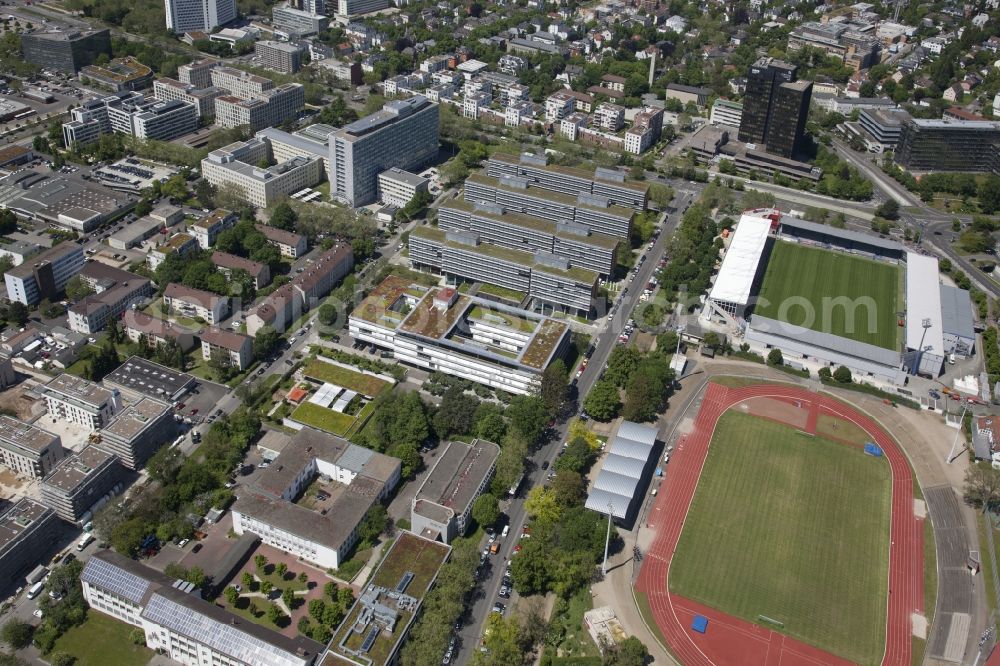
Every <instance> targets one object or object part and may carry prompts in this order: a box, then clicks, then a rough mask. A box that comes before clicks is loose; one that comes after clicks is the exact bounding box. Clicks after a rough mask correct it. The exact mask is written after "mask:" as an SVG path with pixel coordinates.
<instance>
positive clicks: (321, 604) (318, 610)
mask: <svg viewBox="0 0 1000 666" xmlns="http://www.w3.org/2000/svg"><path fill="white" fill-rule="evenodd" d="M325 612H326V602H325V601H323V600H322V599H313V600H311V601H310V602H309V615H310V617H312V618H313V619H314V620H316V621H317V622H323V614H324V613H325Z"/></svg>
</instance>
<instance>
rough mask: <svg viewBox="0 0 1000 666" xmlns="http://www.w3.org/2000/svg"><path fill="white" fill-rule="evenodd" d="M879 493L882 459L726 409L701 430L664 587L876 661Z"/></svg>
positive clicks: (885, 555)
mask: <svg viewBox="0 0 1000 666" xmlns="http://www.w3.org/2000/svg"><path fill="white" fill-rule="evenodd" d="M890 495H891V482H890V476H889V466H888V463H886V461H885V460H884V459H881V458H873V457H871V456H867V455H865V454H864V453H863V452H862V451H861V450H860V449H857V448H854V447H851V446H847V445H845V444H838V443H835V442H831V441H829V440H825V439H822V438H819V437H810V436H807V435H804V434H801V433H799V432H798V431H796V430H794V429H793V428H790V427H788V426H785V425H781V424H778V423H775V422H773V421H769V420H766V419H762V418H757V417H754V416H749V415H746V414H742V413H739V412H733V411H729V412H727V413H726V414H724V415H723V416H722V418H721V419H720V420H719V423H718V425H717V427H716V430H715V434H714V435H713V437H712V442H711V445H710V448H709V452H708V459H707V460H706V462H705V468H704V470H703V471H702V474H701V479H700V481H699V482H698V488H697V490H696V491H695V496H694V499H693V501H692V504H691V508H690V510H689V511H688V514H687V518H686V520H685V523H684V529H683V532H682V533H681V538H680V542H679V544H678V546H677V552H676V554H675V555H674V558H673V563H672V564H671V568H670V589H671V591H673V592H675V593H677V594H680V595H682V596H685V597H688V598H690V599H694V600H695V601H699V602H701V603H704V604H706V605H708V606H711V607H713V608H716V609H718V610H721V611H724V612H726V613H729V614H731V615H734V616H737V617H741V618H743V619H745V620H748V621H750V622H754V623H756V624H762V625H764V626H767V627H768V628H769V629H775V630H777V631H781V632H783V633H785V634H787V635H789V636H792V637H794V638H797V639H799V640H801V641H804V642H806V643H809V644H811V645H815V646H816V647H818V648H821V649H823V650H826V651H827V652H830V653H832V654H835V655H838V656H841V657H844V658H846V659H850V660H852V661H855V662H857V663H859V664H877V663H879V662H880V661H881V658H882V653H883V649H884V644H885V621H886V596H887V588H888V582H887V579H888V566H889V565H888V559H889V520H890ZM761 616H764V617H766V618H770V620H773V621H777V622H779V623H782V624H783V626H779V625H776V624H772V623H770V621H769V620H765V619H762V618H761Z"/></svg>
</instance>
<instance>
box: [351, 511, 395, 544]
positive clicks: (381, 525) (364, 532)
mask: <svg viewBox="0 0 1000 666" xmlns="http://www.w3.org/2000/svg"><path fill="white" fill-rule="evenodd" d="M389 524H390V521H389V512H388V511H386V510H385V507H384V506H382V505H381V504H373V505H372V507H371V508H370V509H368V512H367V513H366V514H365V517H364V518H362V519H361V524H360V525H358V541H360V542H361V543H367V544H369V545H371V544H374V543H375V542H376V541H377V540H378V537H379V535H380V534H382V532H384V531H385V530H387V529H388V528H389Z"/></svg>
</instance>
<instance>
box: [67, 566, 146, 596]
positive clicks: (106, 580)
mask: <svg viewBox="0 0 1000 666" xmlns="http://www.w3.org/2000/svg"><path fill="white" fill-rule="evenodd" d="M80 580H81V581H83V582H85V583H90V584H92V585H94V586H95V587H99V588H101V589H105V590H108V591H110V592H111V593H113V594H115V595H117V596H119V597H122V598H125V599H128V600H129V601H131V602H133V603H136V604H138V603H141V602H142V598H143V597H144V596H145V594H146V592H147V591H148V590H149V586H150V582H149V581H148V580H146V579H144V578H142V577H140V576H136V575H135V574H133V573H130V572H128V571H125V570H124V569H122V568H121V567H119V566H116V565H115V564H112V563H111V562H107V561H105V560H102V559H100V558H98V557H91V558H90V559H89V560H87V564H86V566H84V567H83V571H82V572H81V573H80Z"/></svg>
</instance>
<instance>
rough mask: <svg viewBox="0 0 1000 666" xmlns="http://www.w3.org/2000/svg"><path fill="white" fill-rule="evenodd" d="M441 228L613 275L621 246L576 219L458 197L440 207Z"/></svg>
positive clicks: (618, 242) (613, 238)
mask: <svg viewBox="0 0 1000 666" xmlns="http://www.w3.org/2000/svg"><path fill="white" fill-rule="evenodd" d="M438 228H439V229H441V230H442V231H459V232H461V231H464V232H471V233H474V234H477V235H478V236H479V238H480V239H481V240H482V242H484V243H489V244H491V245H498V246H501V247H506V248H510V249H512V250H523V251H525V252H547V253H550V254H553V255H555V256H557V257H561V258H563V259H566V260H567V261H568V262H569V263H570V265H572V266H579V267H580V268H585V269H587V270H592V271H595V272H597V273H600V274H601V275H611V273H612V272H613V271H614V268H615V259H616V253H617V250H618V246H619V245H620V244H621V243H622V241H621V240H620V239H618V238H615V237H613V236H607V235H605V234H598V233H592V232H591V231H590V230H589V229H588V228H587V227H585V226H582V225H578V224H576V223H574V222H559V221H551V220H550V219H543V218H540V217H532V216H529V215H523V214H520V213H515V212H512V211H509V210H507V209H505V208H504V207H503V206H499V205H497V204H486V203H481V202H477V203H470V202H469V201H462V200H460V199H454V200H451V201H448V202H447V203H445V204H443V205H442V206H441V207H440V208H438Z"/></svg>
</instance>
